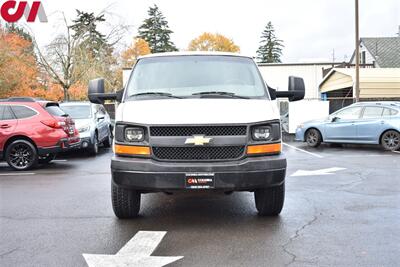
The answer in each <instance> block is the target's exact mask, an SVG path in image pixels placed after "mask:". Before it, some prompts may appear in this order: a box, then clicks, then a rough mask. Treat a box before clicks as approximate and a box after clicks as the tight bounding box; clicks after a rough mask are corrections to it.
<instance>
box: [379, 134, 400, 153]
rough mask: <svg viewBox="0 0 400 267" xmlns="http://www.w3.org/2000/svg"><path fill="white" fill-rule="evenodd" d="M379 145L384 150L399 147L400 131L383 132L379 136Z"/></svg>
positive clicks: (392, 149) (393, 149)
mask: <svg viewBox="0 0 400 267" xmlns="http://www.w3.org/2000/svg"><path fill="white" fill-rule="evenodd" d="M381 145H382V147H383V148H384V149H385V150H391V151H396V150H399V149H400V133H399V132H397V131H394V130H390V131H387V132H385V133H384V134H383V135H382V137H381Z"/></svg>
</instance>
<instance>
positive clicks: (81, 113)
mask: <svg viewBox="0 0 400 267" xmlns="http://www.w3.org/2000/svg"><path fill="white" fill-rule="evenodd" d="M61 108H62V109H63V110H64V111H65V113H67V114H68V115H69V116H70V117H71V118H73V119H88V118H90V117H91V112H90V105H80V106H78V105H71V106H66V105H62V106H61Z"/></svg>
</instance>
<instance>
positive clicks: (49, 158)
mask: <svg viewBox="0 0 400 267" xmlns="http://www.w3.org/2000/svg"><path fill="white" fill-rule="evenodd" d="M55 158H56V154H51V153H50V154H47V155H45V156H40V157H39V164H49V163H50V162H51V161H52V160H54V159H55Z"/></svg>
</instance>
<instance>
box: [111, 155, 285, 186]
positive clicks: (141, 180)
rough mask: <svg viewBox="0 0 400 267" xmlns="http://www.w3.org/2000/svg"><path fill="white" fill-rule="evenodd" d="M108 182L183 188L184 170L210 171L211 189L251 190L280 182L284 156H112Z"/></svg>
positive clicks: (186, 171) (283, 177) (283, 171)
mask: <svg viewBox="0 0 400 267" xmlns="http://www.w3.org/2000/svg"><path fill="white" fill-rule="evenodd" d="M111 172H112V182H113V183H114V184H116V185H118V186H121V187H126V188H130V189H134V190H140V191H143V192H147V191H149V192H157V191H175V190H178V191H179V190H193V189H186V186H185V177H186V174H187V173H213V174H214V180H215V186H214V188H213V189H215V190H225V191H251V190H254V189H257V188H267V187H271V186H277V185H280V184H282V183H283V182H284V180H285V174H286V158H285V157H284V156H283V155H282V154H281V155H276V156H263V157H249V158H245V159H243V160H240V161H231V162H207V163H206V162H174V163H171V162H159V161H155V160H152V159H146V158H127V157H119V156H114V157H113V159H112V161H111Z"/></svg>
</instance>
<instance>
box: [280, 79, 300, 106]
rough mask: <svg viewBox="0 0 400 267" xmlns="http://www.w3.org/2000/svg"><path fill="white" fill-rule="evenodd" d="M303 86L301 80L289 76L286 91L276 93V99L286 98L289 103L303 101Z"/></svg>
mask: <svg viewBox="0 0 400 267" xmlns="http://www.w3.org/2000/svg"><path fill="white" fill-rule="evenodd" d="M305 91H306V88H305V85H304V80H303V78H300V77H295V76H289V87H288V91H277V92H276V97H287V98H288V99H289V101H290V102H292V101H298V100H302V99H304V95H305Z"/></svg>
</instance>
